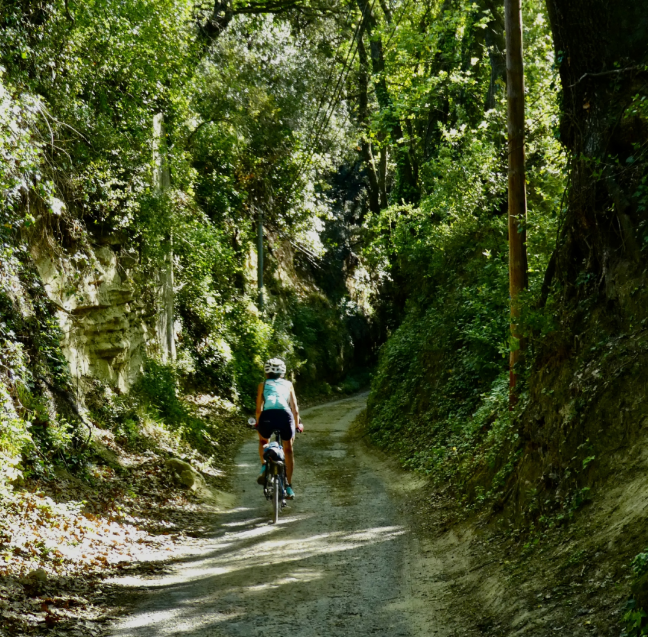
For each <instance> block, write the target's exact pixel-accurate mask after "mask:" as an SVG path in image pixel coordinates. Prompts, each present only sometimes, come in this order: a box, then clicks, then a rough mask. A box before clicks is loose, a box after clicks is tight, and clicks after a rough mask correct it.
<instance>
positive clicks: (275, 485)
mask: <svg viewBox="0 0 648 637" xmlns="http://www.w3.org/2000/svg"><path fill="white" fill-rule="evenodd" d="M273 435H274V437H275V442H278V443H279V445H280V446H282V444H281V434H280V433H279V431H275V432H274V433H273ZM268 444H269V443H268ZM263 493H264V495H265V497H266V500H272V505H273V513H274V522H275V524H276V523H277V522H278V521H279V511H280V509H283V508H284V507H285V506H286V465H285V463H283V462H281V461H276V460H273V459H272V458H266V480H265V485H264V487H263Z"/></svg>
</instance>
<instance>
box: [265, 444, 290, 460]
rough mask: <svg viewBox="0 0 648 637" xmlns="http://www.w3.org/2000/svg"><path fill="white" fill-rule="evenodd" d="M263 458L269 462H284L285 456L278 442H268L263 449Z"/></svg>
mask: <svg viewBox="0 0 648 637" xmlns="http://www.w3.org/2000/svg"><path fill="white" fill-rule="evenodd" d="M263 458H264V460H266V461H270V462H285V460H286V456H285V454H284V450H283V448H282V446H281V445H280V444H279V443H278V442H270V443H268V444H267V445H266V446H265V447H263Z"/></svg>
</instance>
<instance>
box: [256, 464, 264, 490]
mask: <svg viewBox="0 0 648 637" xmlns="http://www.w3.org/2000/svg"><path fill="white" fill-rule="evenodd" d="M265 478H266V465H262V466H261V473H259V477H258V478H257V484H260V485H264V484H265Z"/></svg>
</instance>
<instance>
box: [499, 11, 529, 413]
mask: <svg viewBox="0 0 648 637" xmlns="http://www.w3.org/2000/svg"><path fill="white" fill-rule="evenodd" d="M504 26H505V29H506V97H507V104H508V235H509V294H510V298H511V350H510V358H509V365H510V371H509V389H510V399H509V405H510V407H511V408H512V407H514V406H515V401H516V398H515V394H514V393H513V392H514V389H515V385H516V384H517V375H518V369H517V367H516V365H517V364H518V363H519V362H520V360H521V356H522V352H523V349H524V341H523V339H522V334H521V332H520V328H519V321H520V299H519V296H520V292H521V291H522V290H523V289H525V288H526V287H527V254H526V216H527V204H526V183H525V182H526V178H525V170H524V64H523V61H522V9H521V6H520V0H504Z"/></svg>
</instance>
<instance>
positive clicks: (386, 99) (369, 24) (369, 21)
mask: <svg viewBox="0 0 648 637" xmlns="http://www.w3.org/2000/svg"><path fill="white" fill-rule="evenodd" d="M357 3H358V7H359V9H360V11H361V12H362V16H363V22H364V26H363V29H362V31H361V33H360V34H359V37H362V36H363V34H364V32H366V33H367V35H368V36H369V50H370V52H371V69H372V73H373V77H374V91H375V93H376V100H377V101H378V105H379V106H380V109H381V111H383V113H384V121H385V122H386V124H387V133H388V134H389V136H390V138H391V141H392V143H393V145H394V153H395V158H394V159H395V161H396V185H395V188H394V190H395V192H394V195H395V197H394V198H395V199H396V200H397V201H399V202H400V201H401V200H404V201H406V202H416V201H418V199H419V196H420V192H419V187H418V183H417V181H416V176H415V175H416V173H417V172H418V171H417V168H416V166H415V165H414V164H415V161H416V160H415V158H414V157H413V156H412V154H411V152H410V149H409V147H408V146H407V145H405V144H402V143H401V140H402V139H403V128H402V126H401V123H400V120H399V119H398V117H395V116H394V114H393V104H392V100H391V96H390V95H389V89H388V88H387V81H386V79H385V57H384V55H383V45H382V40H381V38H380V37H377V36H374V35H373V32H374V29H375V27H376V18H375V17H374V15H373V13H372V12H371V6H370V5H369V3H368V0H357Z"/></svg>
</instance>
